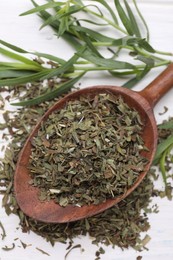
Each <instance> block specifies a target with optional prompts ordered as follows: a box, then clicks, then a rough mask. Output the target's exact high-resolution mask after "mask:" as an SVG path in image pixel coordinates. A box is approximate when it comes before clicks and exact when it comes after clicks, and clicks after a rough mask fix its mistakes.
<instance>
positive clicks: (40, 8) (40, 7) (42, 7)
mask: <svg viewBox="0 0 173 260" xmlns="http://www.w3.org/2000/svg"><path fill="white" fill-rule="evenodd" d="M62 5H64V3H63V2H50V3H47V4H44V5H37V7H35V8H32V9H31V10H29V11H26V12H24V13H22V14H20V16H24V15H28V14H33V13H37V12H41V11H44V10H46V9H50V8H53V7H57V6H62Z"/></svg>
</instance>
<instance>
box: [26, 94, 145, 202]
mask: <svg viewBox="0 0 173 260" xmlns="http://www.w3.org/2000/svg"><path fill="white" fill-rule="evenodd" d="M141 132H142V121H141V119H140V115H139V113H138V112H137V111H136V110H134V109H133V108H130V107H129V106H128V105H127V103H125V102H124V100H123V99H122V97H121V96H115V95H113V94H105V93H104V94H98V95H96V96H95V97H92V98H90V97H84V96H81V97H80V99H79V100H72V101H70V102H68V104H66V106H65V107H64V108H63V109H61V110H57V111H55V112H53V113H51V115H50V116H49V117H48V119H47V120H46V121H45V122H44V123H43V124H42V126H41V127H40V129H39V131H38V134H37V135H36V136H35V137H34V138H33V139H32V153H31V156H30V164H29V170H30V174H31V177H32V180H31V181H30V184H32V185H33V186H36V187H39V188H40V189H41V192H40V196H39V197H40V199H41V200H46V199H51V198H53V199H54V200H55V201H56V202H57V203H59V204H60V205H61V206H66V205H68V204H74V205H78V206H82V205H85V204H92V203H93V204H99V203H101V202H103V201H105V200H106V199H108V198H113V197H117V196H119V195H122V194H123V193H124V192H126V191H127V190H128V188H130V187H131V186H132V185H133V183H134V182H135V181H136V179H137V177H138V176H139V174H140V172H142V171H143V170H144V167H145V165H146V163H147V159H146V158H144V157H143V156H141V154H140V153H141V151H142V150H146V147H145V146H144V141H143V140H142V137H141Z"/></svg>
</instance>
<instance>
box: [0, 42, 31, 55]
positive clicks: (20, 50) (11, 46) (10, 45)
mask: <svg viewBox="0 0 173 260" xmlns="http://www.w3.org/2000/svg"><path fill="white" fill-rule="evenodd" d="M0 43H1V44H3V45H4V46H6V47H8V48H9V49H11V50H13V51H16V52H19V53H27V51H25V50H24V49H21V48H19V47H17V46H15V45H13V44H11V43H8V42H5V41H3V40H0Z"/></svg>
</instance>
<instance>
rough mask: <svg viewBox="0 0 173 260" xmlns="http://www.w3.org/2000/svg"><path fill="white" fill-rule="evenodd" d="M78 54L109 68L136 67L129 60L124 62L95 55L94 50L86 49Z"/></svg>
mask: <svg viewBox="0 0 173 260" xmlns="http://www.w3.org/2000/svg"><path fill="white" fill-rule="evenodd" d="M78 55H79V56H80V57H82V58H84V59H85V60H88V61H90V62H92V63H93V64H96V65H98V66H100V67H106V68H107V70H115V69H134V68H135V66H134V65H132V64H130V63H128V62H123V61H116V60H112V59H105V58H100V57H98V56H95V55H94V54H93V53H92V52H90V51H85V52H83V53H80V54H79V53H78Z"/></svg>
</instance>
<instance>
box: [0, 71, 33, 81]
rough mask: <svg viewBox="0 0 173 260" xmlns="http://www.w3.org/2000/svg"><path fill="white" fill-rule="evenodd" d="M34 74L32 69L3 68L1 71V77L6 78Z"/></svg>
mask: <svg viewBox="0 0 173 260" xmlns="http://www.w3.org/2000/svg"><path fill="white" fill-rule="evenodd" d="M31 74H33V72H32V71H20V70H19V71H18V70H8V69H7V70H5V71H4V70H3V71H0V79H5V78H19V77H23V76H29V75H31Z"/></svg>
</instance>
